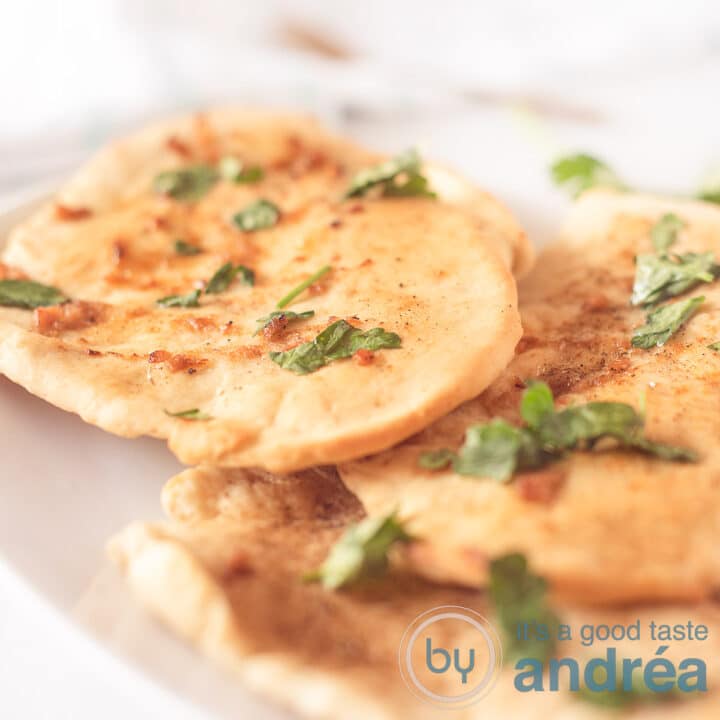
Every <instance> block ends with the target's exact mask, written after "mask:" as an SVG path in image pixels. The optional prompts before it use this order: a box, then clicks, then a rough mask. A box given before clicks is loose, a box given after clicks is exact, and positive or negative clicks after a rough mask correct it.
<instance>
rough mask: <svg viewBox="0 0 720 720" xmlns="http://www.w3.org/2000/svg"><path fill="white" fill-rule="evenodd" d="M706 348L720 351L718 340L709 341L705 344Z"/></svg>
mask: <svg viewBox="0 0 720 720" xmlns="http://www.w3.org/2000/svg"><path fill="white" fill-rule="evenodd" d="M707 347H708V350H715V352H720V341H718V342H714V343H710V345H708V346H707Z"/></svg>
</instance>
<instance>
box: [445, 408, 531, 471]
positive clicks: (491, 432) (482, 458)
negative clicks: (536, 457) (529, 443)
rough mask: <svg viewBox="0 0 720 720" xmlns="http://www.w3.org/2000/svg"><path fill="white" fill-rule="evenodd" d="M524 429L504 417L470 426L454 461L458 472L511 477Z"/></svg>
mask: <svg viewBox="0 0 720 720" xmlns="http://www.w3.org/2000/svg"><path fill="white" fill-rule="evenodd" d="M522 435H523V430H522V429H521V428H516V427H514V426H513V425H510V423H508V422H506V421H505V420H493V421H492V422H490V423H488V424H487V425H471V426H470V427H469V428H468V429H467V432H466V434H465V444H464V445H463V446H462V447H461V448H460V451H459V452H458V454H457V457H456V458H455V460H454V461H453V468H454V470H455V472H456V473H458V474H459V475H480V476H482V477H490V478H493V479H495V480H498V481H500V482H502V481H504V480H507V479H508V478H510V477H512V475H513V473H514V472H515V469H516V467H517V465H518V458H519V455H520V447H521V445H522V443H523V438H522Z"/></svg>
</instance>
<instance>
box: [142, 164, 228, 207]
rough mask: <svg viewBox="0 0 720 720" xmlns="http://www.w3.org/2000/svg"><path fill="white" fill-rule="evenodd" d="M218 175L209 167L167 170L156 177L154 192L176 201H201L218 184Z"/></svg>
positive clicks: (199, 166)
mask: <svg viewBox="0 0 720 720" xmlns="http://www.w3.org/2000/svg"><path fill="white" fill-rule="evenodd" d="M218 177H219V176H218V173H217V170H215V168H213V167H210V166H209V165H194V166H192V167H188V168H182V169H180V170H167V171H166V172H161V173H160V174H159V175H156V176H155V179H154V180H153V190H155V192H158V193H161V194H163V195H169V196H170V197H171V198H174V199H175V200H184V201H187V202H192V201H194V200H199V199H200V198H201V197H202V196H203V195H205V193H207V192H208V191H209V190H210V188H212V186H213V185H214V184H215V183H216V182H217V180H218Z"/></svg>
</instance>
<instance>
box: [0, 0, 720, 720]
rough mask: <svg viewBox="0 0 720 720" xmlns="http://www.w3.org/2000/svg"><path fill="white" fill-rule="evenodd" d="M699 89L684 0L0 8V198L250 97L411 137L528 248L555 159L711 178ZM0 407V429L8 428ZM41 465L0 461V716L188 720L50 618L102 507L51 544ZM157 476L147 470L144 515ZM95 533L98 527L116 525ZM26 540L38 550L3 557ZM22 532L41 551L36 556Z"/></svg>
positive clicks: (116, 478)
mask: <svg viewBox="0 0 720 720" xmlns="http://www.w3.org/2000/svg"><path fill="white" fill-rule="evenodd" d="M298 23H301V24H302V25H303V26H305V27H310V28H312V29H313V30H314V31H316V32H321V33H323V34H324V35H326V36H327V37H329V38H330V39H332V40H333V41H334V42H336V43H339V44H340V45H341V46H342V47H344V48H345V49H346V50H347V54H348V55H349V58H348V59H347V60H344V61H339V62H329V61H327V60H325V59H323V58H321V57H316V56H311V55H308V54H307V53H302V52H298V51H295V50H292V49H290V48H288V47H287V39H286V38H287V27H288V25H292V24H295V26H297V25H298ZM718 77H720V6H718V5H717V3H716V2H700V1H698V0H684V1H683V2H681V3H678V2H676V1H675V0H654V1H653V2H648V0H624V1H622V2H610V1H608V0H605V1H604V2H583V3H579V2H576V1H575V0H553V2H547V1H545V2H533V1H528V0H503V1H502V2H477V1H474V2H473V1H472V0H468V1H467V2H462V1H461V0H443V2H442V3H424V2H420V0H393V2H388V1H387V0H363V2H357V0H355V1H354V2H348V1H346V0H327V1H326V2H323V1H321V0H306V1H305V2H302V3H300V2H294V3H293V2H289V1H284V2H283V1H280V0H264V1H263V2H257V3H252V2H244V3H241V2H236V1H234V0H204V1H203V2H198V1H197V0H193V1H192V2H183V1H178V0H155V1H153V0H124V1H123V0H115V1H103V0H94V1H91V0H85V1H81V0H75V1H74V2H73V1H72V0H66V1H65V2H62V3H60V2H57V3H55V2H39V1H37V0H35V1H32V0H25V1H24V2H14V1H12V0H5V1H4V2H3V3H2V4H1V5H0V81H1V87H2V98H3V100H2V110H3V111H2V112H1V113H0V203H1V202H2V199H3V196H4V199H5V201H7V197H8V196H9V195H10V194H14V193H16V192H17V191H18V190H21V189H22V188H29V187H31V186H33V185H34V184H35V183H38V182H40V183H45V184H47V183H48V182H52V179H53V178H54V177H59V176H62V175H63V174H64V173H66V172H68V171H69V170H71V169H72V167H74V166H75V165H77V164H78V163H79V162H81V160H82V159H83V158H84V157H86V156H87V154H88V153H89V152H91V151H92V150H93V149H94V148H95V147H97V146H98V145H99V144H100V143H102V142H103V141H105V140H106V139H107V138H108V137H110V136H112V135H113V134H116V133H118V132H121V131H122V130H123V129H126V128H128V127H131V126H133V125H134V124H137V123H138V122H141V121H142V120H144V119H146V118H148V117H151V116H154V115H157V114H159V113H162V112H164V111H167V110H175V109H190V108H195V107H198V106H202V105H204V104H208V103H215V102H239V103H245V104H270V105H276V106H284V107H292V108H299V109H310V110H312V111H314V112H317V113H318V114H320V115H322V116H323V117H324V118H325V119H326V120H327V121H328V122H330V123H331V124H333V125H334V126H336V127H338V128H339V129H341V130H344V131H345V132H348V133H350V134H352V135H354V136H356V137H358V138H359V139H361V140H365V141H367V142H370V143H372V144H375V145H378V146H380V147H384V148H386V149H388V150H391V151H393V150H398V149H401V148H403V147H405V146H407V145H409V144H412V143H414V142H417V143H419V144H420V145H421V147H422V148H423V151H424V152H425V153H426V154H427V155H429V156H431V157H433V158H436V159H440V160H445V161H448V162H450V163H452V164H455V165H457V166H459V167H461V168H462V169H464V170H465V171H466V172H467V173H469V174H470V175H471V176H473V177H474V178H476V179H477V180H478V181H479V182H481V183H482V184H483V185H485V186H487V187H488V188H490V189H492V190H494V191H496V192H498V193H499V194H500V195H501V196H502V197H503V198H504V199H505V200H506V201H507V202H508V203H509V204H510V205H511V207H512V209H513V210H514V211H515V212H516V213H517V214H518V216H519V217H520V219H521V220H522V221H523V222H524V223H525V224H526V226H527V227H528V228H529V230H530V231H531V234H532V236H533V239H535V240H536V241H540V242H541V241H543V240H544V239H545V238H546V237H548V236H549V235H550V234H551V233H552V232H553V229H554V228H555V227H556V225H557V222H558V220H559V217H560V216H561V214H562V211H563V209H564V206H565V201H564V200H563V199H562V197H561V196H560V195H559V194H558V193H557V192H556V191H554V190H553V189H552V188H551V187H550V185H549V183H548V181H547V174H546V167H547V163H548V161H549V160H550V159H551V158H552V157H553V156H554V155H555V154H557V153H558V152H561V151H564V150H566V149H577V148H579V149H586V150H589V151H592V152H596V153H598V154H600V155H601V156H604V157H606V158H608V159H609V160H610V161H611V163H612V164H613V165H615V166H616V167H617V168H618V170H619V171H620V172H621V174H623V175H624V176H625V177H626V178H627V179H628V181H629V182H630V183H631V184H633V185H638V186H641V187H647V188H650V189H659V190H665V191H672V192H686V193H689V192H692V191H693V190H694V189H695V188H696V187H697V185H698V183H700V181H701V180H702V178H703V176H704V175H705V174H706V173H710V172H713V171H716V169H717V167H718V162H719V161H720V130H718V128H720V93H719V92H718V89H717V88H718V82H717V79H718ZM469 97H471V98H474V99H472V100H468V98H469ZM528 108H530V109H531V110H532V112H529V111H528ZM6 397H12V398H15V395H13V394H12V393H10V395H7V394H0V403H2V402H3V400H4V399H5V398H6ZM2 410H3V408H2V407H0V422H4V423H7V424H8V427H9V424H12V423H15V422H21V421H20V420H15V419H14V418H13V415H12V414H10V413H5V414H3V412H2ZM53 417H55V416H53ZM61 422H62V420H61ZM15 429H17V428H15V427H13V430H15ZM6 430H7V428H3V427H0V432H5V431H6ZM92 438H97V436H96V435H92ZM93 442H96V441H95V440H93ZM108 442H110V441H108ZM113 447H114V446H113ZM118 447H119V446H118ZM122 447H123V448H124V447H125V446H122ZM42 451H43V448H42V447H41V448H40V450H39V451H38V452H42ZM55 451H56V450H53V452H55ZM48 452H49V451H48ZM61 452H65V453H66V454H67V456H66V457H63V458H60V459H58V463H59V464H60V461H62V462H63V463H65V464H68V465H72V463H73V462H79V461H80V457H81V456H82V452H81V451H80V449H79V448H78V447H74V446H69V447H67V448H66V449H63V450H61ZM120 452H121V453H122V452H126V451H125V450H124V449H123V450H120ZM150 452H155V450H151V451H150ZM76 456H77V457H76ZM120 457H122V455H120ZM53 461H54V460H53V458H50V460H49V461H48V463H46V464H45V465H43V467H49V468H52V463H53ZM158 462H159V463H160V464H162V463H164V462H166V460H164V459H161V460H159V461H158ZM128 467H130V466H128ZM122 470H123V468H122V467H116V468H114V469H113V470H112V472H108V473H107V474H106V475H103V476H101V477H100V478H98V479H97V482H100V483H102V482H108V483H114V485H113V487H112V488H108V492H110V491H112V493H115V497H117V498H122V497H123V495H122V486H118V483H121V482H122ZM128 471H129V470H128ZM133 471H134V472H141V471H140V470H137V469H134V470H133ZM42 472H44V473H46V475H43V474H42V473H41V474H40V475H28V473H27V472H26V469H25V467H24V466H23V464H22V461H20V460H18V461H16V462H15V463H14V464H12V462H10V463H8V461H7V458H3V467H2V470H0V473H3V474H4V475H5V477H6V478H10V480H11V481H12V482H13V483H14V484H13V486H12V487H13V488H17V487H18V486H17V483H27V484H28V485H27V491H25V489H24V488H23V486H20V487H19V489H18V491H17V492H12V493H8V492H6V494H5V495H3V494H0V518H3V517H4V518H6V522H7V518H11V519H15V520H16V521H17V526H16V527H15V528H14V529H13V532H11V531H10V530H9V529H8V528H7V527H6V528H2V527H0V558H2V557H3V556H5V557H6V559H7V561H8V562H12V563H13V565H14V566H15V568H17V570H19V571H20V573H21V574H22V575H24V576H25V578H26V579H25V580H20V579H19V578H18V576H17V575H16V574H15V573H16V571H15V570H11V569H10V566H9V565H3V563H2V560H0V717H2V718H6V717H7V718H11V719H12V720H15V718H20V719H23V720H24V719H25V718H33V719H35V718H52V719H53V720H55V719H56V718H60V719H64V718H72V719H73V720H76V719H79V720H83V719H84V718H88V719H90V718H92V719H93V720H94V719H95V718H96V717H103V718H109V719H111V720H112V719H114V718H141V719H144V718H153V720H155V719H156V718H158V717H172V718H179V719H181V720H184V719H185V718H201V717H205V716H206V715H205V714H204V713H203V712H202V711H200V710H199V709H197V708H196V707H193V706H192V705H189V704H187V703H185V702H184V701H182V700H181V699H180V698H179V696H176V695H171V694H169V693H167V692H166V691H165V690H161V689H158V687H157V686H155V685H153V684H152V682H151V681H150V680H146V679H143V675H142V672H141V671H140V670H139V669H134V668H131V667H129V666H126V665H124V664H123V663H122V662H121V661H119V660H116V659H115V658H114V657H112V656H111V655H110V654H109V653H107V652H106V651H105V650H101V649H99V648H100V646H99V645H98V644H97V643H96V642H95V641H94V640H92V639H91V638H90V637H89V636H86V635H84V634H82V633H80V632H79V631H78V630H77V628H76V627H75V626H74V625H73V624H72V621H71V620H69V619H67V614H68V613H71V614H72V613H73V611H74V610H75V609H76V607H77V605H78V604H79V603H80V602H81V600H82V597H81V593H80V592H76V591H75V589H74V588H75V584H74V583H76V582H77V584H78V587H80V586H81V585H82V582H80V581H83V580H86V581H87V582H88V583H89V582H90V580H91V579H92V573H91V572H89V571H88V570H87V568H86V565H85V564H82V563H81V564H80V565H78V567H77V568H74V569H75V570H76V571H77V572H76V573H75V575H73V578H72V582H71V580H70V579H69V576H68V575H66V573H69V567H70V566H69V565H68V564H64V563H63V561H62V558H63V557H68V558H72V557H73V556H77V557H82V558H84V559H87V560H84V561H83V562H85V563H86V564H87V567H88V568H90V567H92V562H93V560H92V558H94V557H95V556H97V558H98V559H97V563H98V564H99V563H100V562H101V560H100V558H101V557H102V542H101V541H100V538H104V537H106V535H104V534H103V533H105V526H104V525H103V524H102V522H101V520H102V519H103V517H106V516H107V515H108V509H107V508H105V507H103V503H102V502H96V501H95V500H93V501H92V502H93V503H94V504H93V505H92V509H91V510H90V511H88V510H85V509H83V512H85V513H87V512H92V513H96V514H97V515H98V517H99V518H100V519H99V520H98V521H97V523H96V525H97V527H96V533H95V535H93V536H92V538H90V537H89V536H87V539H86V540H85V541H84V543H85V544H84V545H83V546H82V547H80V546H78V545H77V543H78V542H83V541H82V540H74V541H73V542H75V543H76V545H75V546H73V545H72V544H69V545H68V547H67V548H63V547H62V544H63V542H65V541H68V538H69V537H70V536H73V535H72V533H71V532H70V531H69V530H66V531H63V532H62V533H57V532H54V531H53V523H56V522H57V521H56V519H55V518H56V516H55V515H53V514H52V513H50V512H48V508H41V507H40V505H41V504H42V503H43V498H44V497H47V499H48V500H47V501H48V502H50V498H55V496H53V495H52V494H51V493H50V488H49V486H48V491H47V493H45V494H44V492H43V490H44V489H43V485H42V483H43V482H50V481H51V480H52V478H51V477H50V475H51V473H52V471H51V470H43V471H42ZM162 479H163V478H161V477H153V478H152V484H151V486H150V488H149V491H148V495H147V497H148V498H150V501H151V502H153V503H154V498H155V497H156V496H157V488H159V485H160V484H161V482H162ZM139 480H140V481H142V480H143V478H139ZM134 482H135V485H136V486H137V485H138V478H137V477H136V478H134ZM5 487H6V488H7V487H8V486H7V485H6V486H5ZM2 488H3V484H2V477H0V493H2ZM77 492H78V493H81V490H77ZM23 493H25V494H23ZM112 493H111V494H112ZM23 498H26V499H27V506H25V507H20V505H21V504H22V503H20V504H18V499H20V500H22V499H23ZM127 498H128V499H127V506H126V507H123V508H122V512H119V511H117V510H115V511H114V512H115V515H118V518H119V517H120V516H122V517H123V518H124V519H123V522H125V518H126V517H127V519H130V518H132V517H138V519H141V518H142V517H145V515H144V513H146V512H148V510H147V509H146V508H145V507H137V506H134V505H133V503H134V500H133V498H134V495H133V494H132V492H131V491H128V493H127ZM84 499H86V498H85V494H84V493H83V494H78V495H77V496H75V497H68V498H67V503H66V504H64V505H62V506H58V507H57V510H56V512H57V513H58V514H61V513H66V514H71V513H72V510H71V509H69V508H71V507H78V508H82V507H83V500H84ZM52 502H57V500H56V499H53V500H52ZM2 503H6V507H4V508H3V507H2ZM11 503H15V505H13V506H10V504H11ZM2 511H5V514H4V515H3V512H2ZM23 512H24V513H25V514H24V515H22V513H23ZM156 512H157V513H159V509H158V510H157V511H156ZM18 513H21V514H20V515H18ZM114 522H115V520H114V519H113V521H112V522H110V521H108V525H109V526H111V527H110V528H109V530H108V533H109V532H112V530H114V529H119V528H118V527H116V526H115V525H113V523H114ZM21 526H22V527H21ZM59 526H60V527H62V523H61V522H60V523H59ZM43 534H45V535H46V536H47V538H48V539H47V540H43V538H44V537H45V535H43ZM96 536H97V537H96ZM35 537H37V538H38V541H37V548H38V549H35V548H36V546H35V545H32V547H30V548H24V547H22V546H21V543H24V542H25V540H24V538H35ZM73 537H74V536H73ZM78 537H86V536H82V535H78ZM43 541H44V542H47V543H48V547H51V545H50V544H52V551H53V552H52V553H45V552H42V551H41V550H40V548H42V547H43V545H42V542H43ZM3 543H4V546H3ZM58 545H59V546H60V548H58ZM88 558H89V559H88ZM83 573H86V574H87V578H84V577H83ZM40 577H42V578H45V580H46V581H45V583H44V584H43V583H40V585H38V578H40ZM66 577H67V578H68V579H67V582H66V581H65V578H66ZM33 585H34V586H35V589H29V588H30V587H32V586H33ZM60 598H61V599H62V600H60ZM51 602H53V603H59V604H60V606H61V607H62V609H63V612H64V613H65V615H61V613H60V611H58V610H55V609H51V606H50V603H51ZM75 615H77V613H75ZM147 642H148V643H151V642H155V640H154V639H153V638H152V637H150V636H148V638H147ZM157 642H158V643H162V638H159V639H158V640H157ZM136 649H137V648H136ZM177 652H178V653H180V652H181V650H178V651H177ZM187 662H188V663H191V662H192V657H191V656H189V655H188V658H187ZM198 672H200V671H199V670H198ZM246 716H247V717H251V716H252V715H251V714H248V715H246Z"/></svg>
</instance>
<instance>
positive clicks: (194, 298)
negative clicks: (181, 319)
mask: <svg viewBox="0 0 720 720" xmlns="http://www.w3.org/2000/svg"><path fill="white" fill-rule="evenodd" d="M199 298H200V291H199V290H193V291H192V292H191V293H188V294H187V295H168V296H167V297H164V298H160V299H159V300H156V301H155V302H156V303H157V304H158V305H162V307H168V308H170V307H198V306H199V305H200V303H199V302H198V300H199Z"/></svg>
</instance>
